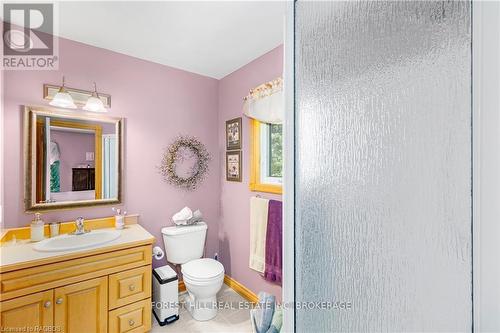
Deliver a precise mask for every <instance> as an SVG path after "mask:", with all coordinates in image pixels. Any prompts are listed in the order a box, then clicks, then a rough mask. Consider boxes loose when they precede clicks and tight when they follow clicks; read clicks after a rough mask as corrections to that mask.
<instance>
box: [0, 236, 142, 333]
mask: <svg viewBox="0 0 500 333" xmlns="http://www.w3.org/2000/svg"><path fill="white" fill-rule="evenodd" d="M151 253H152V251H151V245H145V246H137V247H132V248H126V249H118V250H115V251H110V252H104V253H102V252H98V253H96V254H93V255H89V256H84V257H76V258H74V259H70V260H63V261H59V262H50V263H45V264H43V265H40V266H32V267H28V268H24V269H19V270H13V271H9V272H5V273H1V274H0V285H1V293H0V297H1V302H0V327H1V329H2V330H3V331H9V330H11V331H12V329H14V328H20V329H22V330H23V329H24V330H26V331H28V332H30V331H33V332H37V331H39V332H67V333H89V332H95V333H106V332H110V333H112V332H113V333H114V332H137V333H138V332H148V331H149V330H150V329H151V270H152V267H151ZM56 260H58V259H57V258H56V259H54V261H56ZM59 260H60V258H59Z"/></svg>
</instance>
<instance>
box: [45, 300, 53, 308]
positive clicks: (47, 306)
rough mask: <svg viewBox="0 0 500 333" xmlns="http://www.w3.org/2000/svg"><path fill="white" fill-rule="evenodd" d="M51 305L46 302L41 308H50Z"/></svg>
mask: <svg viewBox="0 0 500 333" xmlns="http://www.w3.org/2000/svg"><path fill="white" fill-rule="evenodd" d="M51 305H52V303H51V302H50V301H47V302H45V303H44V304H43V307H44V308H50V306H51Z"/></svg>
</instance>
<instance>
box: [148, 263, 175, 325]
mask: <svg viewBox="0 0 500 333" xmlns="http://www.w3.org/2000/svg"><path fill="white" fill-rule="evenodd" d="M153 314H154V316H155V318H156V320H157V321H158V323H159V324H160V326H164V325H166V324H170V323H172V322H174V321H176V320H177V319H179V280H178V278H177V273H175V271H174V270H173V269H172V267H170V266H169V265H165V266H162V267H157V268H155V269H153Z"/></svg>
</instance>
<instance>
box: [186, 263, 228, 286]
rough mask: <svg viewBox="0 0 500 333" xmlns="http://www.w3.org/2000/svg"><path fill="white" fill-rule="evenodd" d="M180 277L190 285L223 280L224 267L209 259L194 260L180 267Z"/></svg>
mask: <svg viewBox="0 0 500 333" xmlns="http://www.w3.org/2000/svg"><path fill="white" fill-rule="evenodd" d="M181 272H182V276H183V278H185V279H188V280H190V281H191V282H192V283H196V282H200V283H203V282H209V281H214V280H218V279H220V278H224V266H222V264H221V263H220V262H218V261H217V260H214V259H210V258H203V259H196V260H192V261H190V262H187V263H185V264H183V265H182V268H181Z"/></svg>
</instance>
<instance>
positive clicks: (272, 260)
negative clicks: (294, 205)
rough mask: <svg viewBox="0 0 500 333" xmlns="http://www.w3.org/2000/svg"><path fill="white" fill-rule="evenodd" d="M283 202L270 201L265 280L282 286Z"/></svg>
mask: <svg viewBox="0 0 500 333" xmlns="http://www.w3.org/2000/svg"><path fill="white" fill-rule="evenodd" d="M282 216H283V214H282V204H281V201H276V200H269V211H268V213H267V231H266V268H265V270H264V278H265V279H266V280H267V281H271V282H275V283H278V284H279V285H280V286H281V267H282V260H281V250H282V245H281V244H282V243H281V233H282V229H283V218H282Z"/></svg>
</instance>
